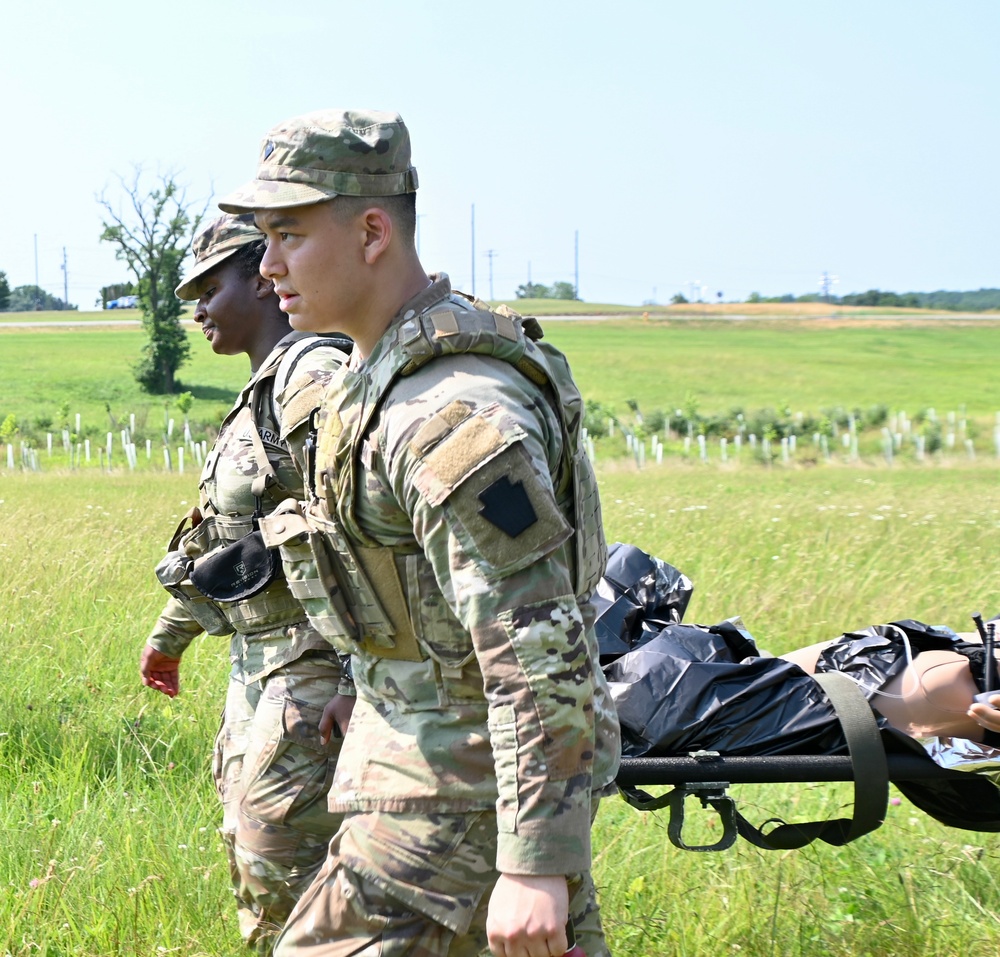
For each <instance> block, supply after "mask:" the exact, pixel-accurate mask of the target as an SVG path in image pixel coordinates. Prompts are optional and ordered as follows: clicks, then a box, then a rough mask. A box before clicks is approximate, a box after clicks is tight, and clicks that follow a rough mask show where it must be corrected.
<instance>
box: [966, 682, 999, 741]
mask: <svg viewBox="0 0 1000 957" xmlns="http://www.w3.org/2000/svg"><path fill="white" fill-rule="evenodd" d="M968 714H969V717H970V718H972V720H973V721H975V722H976V723H977V724H978V725H979V726H980V727H983V728H985V729H986V730H987V731H994V732H996V731H1000V691H998V692H997V693H996V694H995V695H993V696H992V697H991V698H990V699H989V703H988V704H987V703H986V702H983V701H974V702H973V703H972V705H971V707H970V708H969V712H968Z"/></svg>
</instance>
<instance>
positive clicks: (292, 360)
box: [273, 332, 354, 396]
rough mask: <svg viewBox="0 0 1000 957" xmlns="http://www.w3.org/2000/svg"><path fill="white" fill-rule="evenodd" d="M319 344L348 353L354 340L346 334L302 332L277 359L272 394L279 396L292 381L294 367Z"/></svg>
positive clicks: (352, 346) (319, 345)
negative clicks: (325, 334)
mask: <svg viewBox="0 0 1000 957" xmlns="http://www.w3.org/2000/svg"><path fill="white" fill-rule="evenodd" d="M321 346H334V347H335V348H337V349H339V350H340V351H341V352H346V353H348V354H350V352H351V350H352V349H353V348H354V342H353V341H352V340H351V339H349V338H348V337H347V336H342V335H340V334H339V333H337V334H331V335H328V336H317V335H313V334H312V333H308V332H303V333H301V334H300V336H299V338H297V339H295V340H294V341H293V342H292V343H291V344H290V345H289V346H288V348H287V349H286V350H285V352H284V353H283V354H282V356H281V358H280V359H279V360H278V365H277V368H276V369H275V373H274V393H273V394H274V395H275V396H279V395H281V393H282V392H283V391H284V390H285V388H286V387H287V386H288V383H289V382H291V381H292V376H293V375H294V374H295V368H296V366H297V365H298V364H299V362H300V361H301V360H302V359H303V358H304V357H305V356H307V355H308V354H309V353H310V352H312V351H313V349H318V348H320V347H321Z"/></svg>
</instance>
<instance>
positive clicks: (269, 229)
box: [255, 203, 364, 335]
mask: <svg viewBox="0 0 1000 957" xmlns="http://www.w3.org/2000/svg"><path fill="white" fill-rule="evenodd" d="M255 218H256V221H257V225H258V227H259V228H260V229H262V230H263V232H264V235H265V236H266V237H267V251H266V252H265V253H264V259H263V261H262V262H261V264H260V272H261V275H262V276H264V277H265V278H266V279H270V280H271V282H273V283H274V290H275V292H276V293H277V294H278V300H279V302H280V303H281V309H282V311H283V312H285V313H286V314H287V315H288V320H289V322H290V323H291V325H292V328H294V329H302V330H305V331H307V332H346V333H347V334H348V335H350V334H351V333H350V327H351V325H352V318H353V317H356V316H357V315H359V314H360V312H361V309H360V308H359V307H361V305H362V302H363V298H364V294H363V290H362V288H361V282H360V280H361V276H362V271H361V270H362V267H363V266H364V254H363V247H364V233H363V231H360V230H359V229H358V228H357V227H356V226H354V225H353V224H352V223H351V222H350V221H348V222H343V221H341V219H340V218H338V217H337V216H335V215H334V213H333V210H332V209H331V204H330V203H317V204H316V205H314V206H297V207H293V208H290V209H278V210H260V211H258V212H257V214H256V217H255Z"/></svg>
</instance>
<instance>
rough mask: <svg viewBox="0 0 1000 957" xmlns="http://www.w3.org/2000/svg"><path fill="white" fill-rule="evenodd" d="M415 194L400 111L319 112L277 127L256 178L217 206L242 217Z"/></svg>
mask: <svg viewBox="0 0 1000 957" xmlns="http://www.w3.org/2000/svg"><path fill="white" fill-rule="evenodd" d="M416 190H417V171H416V170H415V169H414V168H413V167H412V166H411V165H410V134H409V131H408V130H407V129H406V125H405V124H404V123H403V120H402V117H400V115H399V114H398V113H383V112H379V111H377V110H319V111H317V112H315V113H306V114H304V115H303V116H296V117H293V118H292V119H290V120H286V121H285V122H283V123H279V124H278V125H277V126H276V127H274V128H273V129H272V130H271V131H270V132H269V133H268V134H267V136H265V137H264V141H263V143H262V144H261V150H260V160H259V163H258V166H257V178H256V179H255V180H253V181H252V182H250V183H247V184H246V185H245V186H243V187H242V188H241V189H238V190H236V191H235V192H234V193H230V194H229V195H228V196H225V197H223V198H222V199H221V200H220V201H219V207H220V208H221V209H224V210H226V212H229V213H239V212H243V211H245V210H252V209H283V208H285V207H288V206H307V205H311V204H313V203H322V202H324V201H325V200H328V199H333V197H334V196H398V195H400V194H402V193H415V192H416Z"/></svg>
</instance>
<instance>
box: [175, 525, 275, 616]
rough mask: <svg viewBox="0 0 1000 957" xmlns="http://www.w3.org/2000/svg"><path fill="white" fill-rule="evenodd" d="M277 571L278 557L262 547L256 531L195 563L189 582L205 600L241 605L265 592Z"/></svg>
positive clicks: (262, 543) (263, 545)
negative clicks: (240, 603) (237, 602)
mask: <svg viewBox="0 0 1000 957" xmlns="http://www.w3.org/2000/svg"><path fill="white" fill-rule="evenodd" d="M277 571H278V561H277V556H276V555H275V554H274V552H272V551H271V550H270V549H269V548H268V547H267V546H266V545H265V544H264V537H263V536H262V535H261V533H260V530H259V529H258V530H255V531H252V532H251V533H250V534H249V535H244V536H243V537H242V538H241V539H239V540H238V541H235V542H230V544H228V545H226V546H225V547H224V548H220V549H218V550H216V551H214V552H212V553H211V554H210V555H206V556H205V557H204V558H199V559H197V560H196V561H195V563H194V565H193V566H192V568H191V573H190V578H191V584H192V585H194V587H195V588H197V589H198V591H200V592H201V593H202V594H203V595H204V596H205V597H206V598H211V599H212V600H213V601H226V602H228V601H242V600H243V599H244V598H250V597H252V596H253V595H256V594H257V593H258V592H260V591H263V590H264V589H265V588H267V586H268V585H270V584H271V582H272V581H273V580H274V576H275V575H276V574H277Z"/></svg>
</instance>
